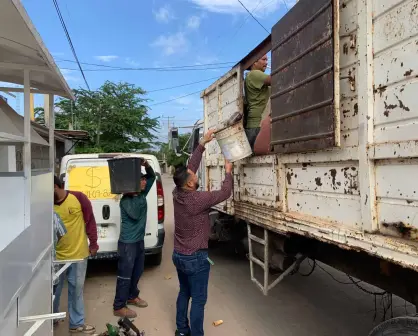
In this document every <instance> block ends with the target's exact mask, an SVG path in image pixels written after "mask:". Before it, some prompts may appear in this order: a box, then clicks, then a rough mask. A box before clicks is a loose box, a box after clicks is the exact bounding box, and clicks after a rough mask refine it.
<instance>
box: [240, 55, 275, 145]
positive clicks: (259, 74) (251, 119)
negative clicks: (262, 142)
mask: <svg viewBox="0 0 418 336" xmlns="http://www.w3.org/2000/svg"><path fill="white" fill-rule="evenodd" d="M267 64H268V58H267V55H265V56H263V57H262V58H261V59H259V60H258V61H257V62H255V63H254V64H253V65H252V66H251V69H250V72H249V73H248V74H247V76H246V77H245V84H244V91H245V102H246V104H245V112H244V113H245V115H246V118H245V119H246V125H245V133H246V135H247V138H248V142H249V143H250V146H251V149H254V143H255V140H256V139H257V135H258V133H259V132H260V124H261V118H262V115H263V113H264V111H265V109H266V106H267V103H268V101H269V99H270V86H271V76H270V75H267V74H266V73H265V71H266V69H267Z"/></svg>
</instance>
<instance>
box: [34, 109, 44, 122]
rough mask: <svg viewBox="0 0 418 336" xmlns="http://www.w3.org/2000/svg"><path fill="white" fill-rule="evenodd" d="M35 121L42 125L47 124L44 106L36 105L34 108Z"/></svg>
mask: <svg viewBox="0 0 418 336" xmlns="http://www.w3.org/2000/svg"><path fill="white" fill-rule="evenodd" d="M33 113H34V115H35V121H36V122H37V123H38V124H40V125H45V112H44V108H43V107H35V108H34V110H33Z"/></svg>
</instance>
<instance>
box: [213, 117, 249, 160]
mask: <svg viewBox="0 0 418 336" xmlns="http://www.w3.org/2000/svg"><path fill="white" fill-rule="evenodd" d="M216 141H217V142H218V145H219V147H221V151H222V154H223V155H224V156H225V158H226V159H227V160H228V161H230V162H235V161H238V160H241V159H244V158H246V157H248V156H250V155H251V154H252V153H253V151H252V150H251V146H250V143H249V142H248V139H247V135H246V134H245V130H244V127H242V125H241V123H238V124H235V125H233V126H231V127H228V128H226V129H224V130H222V131H220V132H218V133H216Z"/></svg>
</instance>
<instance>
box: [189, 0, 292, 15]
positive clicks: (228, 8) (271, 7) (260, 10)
mask: <svg viewBox="0 0 418 336" xmlns="http://www.w3.org/2000/svg"><path fill="white" fill-rule="evenodd" d="M189 1H190V2H192V3H194V4H196V5H198V6H199V7H202V8H204V9H206V10H208V11H210V12H215V13H225V14H235V13H245V12H246V11H245V9H244V8H243V7H242V6H241V4H240V3H239V2H238V1H237V0H189ZM241 1H242V3H243V4H244V5H245V6H246V7H247V8H248V10H250V11H251V12H253V14H255V15H259V16H260V15H263V14H268V13H271V12H274V11H276V10H277V9H279V8H280V7H282V8H285V5H284V3H283V0H273V1H270V2H267V4H265V5H263V4H259V5H257V2H255V1H254V0H241ZM285 1H286V0H285ZM286 3H287V6H288V7H289V8H290V7H292V6H293V5H294V4H295V0H287V1H286Z"/></svg>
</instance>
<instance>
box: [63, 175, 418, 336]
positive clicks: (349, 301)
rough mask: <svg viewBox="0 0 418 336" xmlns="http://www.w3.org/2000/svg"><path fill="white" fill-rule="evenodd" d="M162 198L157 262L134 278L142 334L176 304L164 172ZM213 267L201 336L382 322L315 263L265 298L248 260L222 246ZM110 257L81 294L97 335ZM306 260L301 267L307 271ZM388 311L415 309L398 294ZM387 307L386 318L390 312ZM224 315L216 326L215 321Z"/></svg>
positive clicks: (160, 326) (356, 333)
mask: <svg viewBox="0 0 418 336" xmlns="http://www.w3.org/2000/svg"><path fill="white" fill-rule="evenodd" d="M163 182H164V191H165V203H166V221H165V229H166V240H165V245H164V251H163V261H162V264H161V266H159V267H150V266H148V267H147V268H146V270H145V273H144V275H143V277H142V279H141V281H140V289H141V297H142V298H144V299H145V300H147V301H148V303H149V307H148V308H145V309H140V308H134V309H135V310H136V311H137V313H138V318H137V319H136V320H135V324H136V326H137V327H138V328H139V329H140V330H144V331H145V335H146V336H170V335H174V331H175V328H176V327H175V305H176V297H177V292H178V280H177V276H176V272H175V268H174V266H173V264H172V261H171V253H172V250H173V229H174V221H173V204H172V197H171V191H172V190H173V186H174V184H173V183H172V179H171V178H170V177H169V176H168V175H165V176H164V177H163ZM210 256H211V259H212V260H213V261H214V263H215V265H214V266H213V267H212V270H211V275H210V283H209V299H208V303H207V305H206V310H205V335H208V336H227V335H228V336H232V335H234V336H235V335H237V336H241V335H257V336H258V335H260V336H315V335H318V336H336V335H338V336H362V335H365V336H366V335H368V333H369V332H370V331H371V329H372V328H373V326H375V325H376V324H378V323H379V322H380V321H382V318H383V308H382V303H381V298H379V297H378V298H377V315H376V319H375V321H374V315H375V309H374V307H375V301H374V297H373V296H371V295H369V294H366V293H364V292H362V291H360V290H359V289H358V288H356V287H355V286H353V285H343V284H340V283H338V282H336V281H335V280H333V279H332V278H331V276H330V275H329V274H327V273H325V272H324V271H323V270H321V269H320V268H317V269H316V270H315V272H314V273H313V274H312V275H311V276H309V277H303V276H301V275H299V274H296V275H293V276H291V277H288V278H286V279H285V280H284V281H283V282H282V283H280V284H279V285H278V286H277V287H276V288H274V289H273V290H272V291H271V292H270V293H269V295H268V296H267V297H265V296H264V295H263V294H262V293H261V292H260V291H259V289H258V288H257V287H256V286H255V285H254V284H253V283H252V282H251V280H250V269H249V263H248V260H247V259H246V258H242V257H238V256H236V255H233V254H232V253H231V252H230V250H229V249H227V248H225V246H217V247H215V248H214V249H212V250H211V251H210ZM116 269H117V263H116V262H115V261H111V262H109V261H94V262H90V264H89V269H88V274H87V279H86V285H85V291H84V298H85V307H86V316H87V320H86V322H87V323H89V324H93V325H95V326H96V328H97V331H98V332H103V331H104V330H105V328H106V323H107V322H110V323H113V324H116V322H117V318H116V317H114V316H113V313H112V303H113V298H114V295H115V284H116ZM309 270H310V267H309V265H307V264H304V265H302V268H301V272H304V273H307V272H308V271H309ZM325 270H327V271H328V272H330V273H331V274H332V275H333V276H334V278H336V279H337V280H340V281H342V282H347V280H348V279H347V277H346V276H345V275H344V274H342V273H340V272H338V271H336V270H334V269H332V268H328V267H326V266H325ZM393 306H394V308H393V314H394V316H401V315H405V313H406V312H409V313H415V309H414V308H413V307H412V306H411V305H409V304H407V303H405V302H404V301H403V300H401V299H399V298H394V300H393ZM66 307H67V293H66V289H64V292H63V295H62V300H61V309H62V311H66V310H67V309H66ZM390 314H391V312H390V311H389V312H388V313H387V315H386V317H389V316H390ZM217 320H223V324H222V325H220V326H218V327H215V326H213V322H214V321H217ZM55 334H56V335H58V336H64V335H68V319H67V320H66V321H64V322H62V323H60V325H59V326H58V327H57V328H56V333H55Z"/></svg>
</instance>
